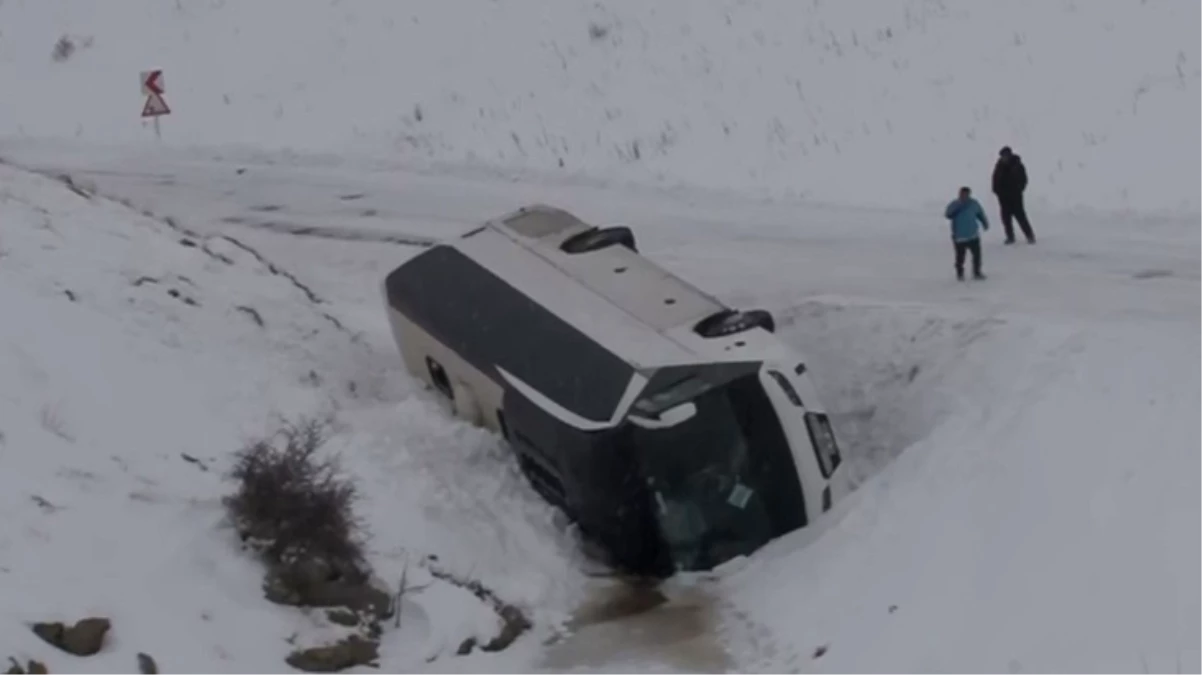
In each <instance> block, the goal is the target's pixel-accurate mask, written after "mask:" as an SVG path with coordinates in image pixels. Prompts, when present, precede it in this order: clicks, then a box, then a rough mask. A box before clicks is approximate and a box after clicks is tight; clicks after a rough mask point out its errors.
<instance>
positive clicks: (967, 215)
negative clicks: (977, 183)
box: [943, 187, 989, 281]
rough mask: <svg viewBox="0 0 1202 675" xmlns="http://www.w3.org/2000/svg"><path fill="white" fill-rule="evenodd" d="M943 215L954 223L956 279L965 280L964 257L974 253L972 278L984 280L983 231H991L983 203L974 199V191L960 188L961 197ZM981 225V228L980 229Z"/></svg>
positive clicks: (953, 238) (949, 205)
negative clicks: (982, 264) (982, 267)
mask: <svg viewBox="0 0 1202 675" xmlns="http://www.w3.org/2000/svg"><path fill="white" fill-rule="evenodd" d="M943 215H944V216H946V217H947V219H948V220H950V221H951V222H952V242H953V243H954V244H955V246H956V278H957V279H960V280H961V281H963V280H964V256H965V254H966V253H972V277H973V278H974V279H984V278H985V275H984V274H983V273H982V272H981V230H986V231H988V230H989V220H988V219H987V218H986V217H985V209H983V208H981V203H980V202H978V201H977V200H976V199H973V196H972V190H971V189H970V188H968V187H962V188H960V196H959V197H957V198H956V199H954V200H952V202H951V203H950V204H948V205H947V208H946V209H944V211H943ZM978 224H979V226H980V227H979V228H978Z"/></svg>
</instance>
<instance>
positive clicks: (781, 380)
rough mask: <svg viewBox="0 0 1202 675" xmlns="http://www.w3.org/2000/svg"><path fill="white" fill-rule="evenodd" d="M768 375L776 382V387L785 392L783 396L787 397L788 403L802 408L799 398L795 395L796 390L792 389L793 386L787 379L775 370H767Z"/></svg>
mask: <svg viewBox="0 0 1202 675" xmlns="http://www.w3.org/2000/svg"><path fill="white" fill-rule="evenodd" d="M768 375H769V376H770V377H771V378H772V379H773V380H776V383H777V384H778V385H780V388H781V389H784V390H785V396H788V397H789V402H790V403H792V404H793V405H795V406H797V407H798V408H801V407H804V406H802V404H801V397H800V396H798V395H797V390H796V389H794V388H793V385H792V384H791V383H790V382H789V378H787V377H785V376H784V375H783V374H782V373H779V372H777V371H775V370H769V371H768Z"/></svg>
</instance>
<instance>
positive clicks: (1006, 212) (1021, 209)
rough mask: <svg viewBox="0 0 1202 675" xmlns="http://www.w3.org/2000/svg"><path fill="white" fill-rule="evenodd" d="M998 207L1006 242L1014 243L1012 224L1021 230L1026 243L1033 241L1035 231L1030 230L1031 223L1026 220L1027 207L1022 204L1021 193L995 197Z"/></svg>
mask: <svg viewBox="0 0 1202 675" xmlns="http://www.w3.org/2000/svg"><path fill="white" fill-rule="evenodd" d="M997 201H998V206H999V207H1001V209H1002V229H1004V230H1005V231H1006V241H1014V223H1013V221H1015V220H1017V221H1018V226H1019V227H1020V228H1022V231H1023V236H1024V237H1026V238H1027V241H1035V230H1032V229H1031V221H1030V220H1028V219H1027V207H1026V206H1025V205H1024V204H1023V193H1021V192H1015V193H1010V194H1000V195H998V196H997Z"/></svg>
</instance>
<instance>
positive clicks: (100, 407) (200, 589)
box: [0, 165, 581, 672]
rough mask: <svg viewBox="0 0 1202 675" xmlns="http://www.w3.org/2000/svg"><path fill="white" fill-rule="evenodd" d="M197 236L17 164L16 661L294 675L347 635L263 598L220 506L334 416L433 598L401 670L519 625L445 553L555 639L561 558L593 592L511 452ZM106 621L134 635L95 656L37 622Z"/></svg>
mask: <svg viewBox="0 0 1202 675" xmlns="http://www.w3.org/2000/svg"><path fill="white" fill-rule="evenodd" d="M185 228H186V225H183V224H181V223H179V222H177V221H175V220H172V219H155V218H150V217H147V216H144V215H140V214H139V213H138V211H137V210H131V209H130V208H127V207H125V206H123V205H121V204H118V203H115V202H110V201H108V200H106V199H104V198H102V197H100V196H94V195H91V194H90V193H88V192H87V191H86V190H85V189H82V188H80V187H79V186H73V185H69V184H66V183H63V182H60V181H58V180H53V179H50V178H44V177H40V176H35V175H32V174H28V173H24V172H21V171H18V170H14V169H13V168H11V167H8V166H3V165H0V309H2V310H3V312H4V313H5V316H6V320H4V321H2V322H0V383H2V385H0V494H2V495H3V497H2V498H0V500H2V506H0V511H2V512H3V513H4V518H3V519H2V521H0V589H2V595H3V603H2V604H3V614H2V615H0V650H2V651H3V652H4V653H3V655H2V656H0V658H7V657H8V656H16V657H18V658H20V659H21V661H22V663H24V659H26V658H37V659H39V660H42V661H45V662H47V663H48V664H49V665H50V668H51V670H52V672H74V671H82V672H95V671H96V669H99V670H102V671H118V672H120V671H128V670H130V669H132V668H133V667H134V663H135V661H134V658H135V654H136V653H137V652H139V651H144V652H148V653H150V654H151V655H152V656H154V657H155V658H156V659H157V660H158V662H159V664H160V666H161V667H163V668H166V669H174V670H181V669H182V670H209V671H212V670H218V671H227V670H231V669H232V670H238V671H242V670H246V669H252V670H262V671H265V672H275V671H278V670H279V669H280V668H281V667H282V664H283V657H284V656H285V655H286V654H287V653H288V652H289V651H290V650H291V649H292V648H294V646H316V644H313V643H314V642H320V640H322V639H323V635H328V634H329V633H331V628H332V625H331V624H328V623H327V622H325V620H324V618H323V617H322V615H321V614H320V613H310V614H308V615H306V614H304V613H301V612H298V611H296V610H292V609H287V608H281V607H277V606H275V605H272V604H270V603H268V602H267V601H266V600H264V599H263V593H262V591H261V590H260V582H261V577H262V570H261V569H258V563H257V562H255V561H254V560H253V559H251V557H250V556H249V555H248V554H245V553H242V552H240V549H239V545H238V543H237V538H236V536H235V535H234V533H233V531H232V530H231V529H230V528H228V527H227V526H226V524H225V523H224V520H223V510H222V507H221V504H220V497H221V496H222V495H225V494H229V493H230V492H231V491H232V486H231V484H230V483H229V482H228V481H225V480H223V479H224V477H225V476H224V474H225V473H226V472H227V471H228V470H229V468H230V464H231V455H232V453H233V451H234V450H237V449H238V448H240V447H243V446H244V445H245V444H246V443H247V442H248V441H250V440H251V439H253V438H258V437H262V436H264V435H267V434H270V433H272V432H274V431H275V430H277V429H278V428H279V427H280V425H281V424H283V423H284V421H285V420H287V421H293V420H295V419H298V418H299V417H301V416H305V417H314V418H319V417H327V416H333V420H334V423H335V428H336V429H337V430H338V432H337V433H336V434H335V436H334V437H333V439H332V441H331V444H332V445H333V449H334V450H335V451H341V454H342V456H343V459H344V461H343V464H344V466H345V467H346V468H347V470H348V472H349V474H350V475H351V476H353V477H354V478H355V479H356V481H357V483H358V484H359V485H360V489H361V492H362V493H363V497H364V500H363V502H362V504H361V512H360V513H361V515H362V516H363V517H364V518H365V522H366V523H367V530H368V531H369V532H370V534H371V535H372V540H371V549H370V557H371V558H372V562H373V563H374V565H375V567H376V569H377V571H378V573H380V574H383V575H386V576H387V578H389V580H390V583H394V580H395V579H397V578H400V575H401V572H402V568H404V567H406V561H408V566H409V567H410V568H411V571H410V572H409V583H410V584H411V585H413V586H414V587H419V586H424V588H423V589H422V591H421V593H412V594H411V595H410V599H409V600H408V601H407V602H408V603H409V604H407V605H406V610H405V612H404V618H405V620H406V622H407V623H406V625H407V630H406V631H405V633H404V634H403V635H401V636H400V638H399V641H396V640H394V641H393V642H392V643H390V642H389V641H388V640H387V638H386V639H385V642H384V644H383V653H382V659H383V660H382V664H383V665H384V667H386V668H392V669H397V668H401V669H407V668H412V667H417V664H421V666H422V667H423V668H427V669H430V668H433V669H438V668H440V667H441V665H440V664H438V663H436V660H437V659H438V658H440V657H443V656H446V655H448V654H454V651H455V649H456V648H457V647H458V646H459V644H460V643H461V642H462V641H463V640H464V639H467V638H469V637H473V636H478V639H480V640H481V641H482V642H483V641H487V640H488V639H490V638H491V637H492V632H495V631H496V630H497V626H496V625H495V624H496V622H497V619H496V617H495V616H494V615H493V613H492V610H491V609H490V608H489V607H487V606H486V605H484V604H483V603H480V602H478V601H477V600H475V599H474V598H473V597H472V595H471V594H470V593H468V592H467V591H466V590H462V589H459V588H456V587H454V586H453V585H450V584H442V583H438V582H436V581H434V582H432V580H431V579H429V578H428V574H426V576H425V577H423V572H422V570H421V569H420V568H419V567H418V566H417V564H416V563H417V562H418V561H419V560H420V559H421V558H422V557H423V556H426V555H434V556H437V557H439V558H441V559H442V560H444V561H446V562H445V563H444V567H445V568H446V569H447V570H449V571H450V572H451V573H454V574H459V575H465V576H467V575H470V577H468V578H472V579H476V580H483V581H484V582H485V583H488V584H489V585H490V587H491V588H494V589H496V592H498V593H500V594H501V595H502V597H504V598H505V599H506V600H507V601H509V602H514V603H519V604H520V605H521V606H522V607H523V608H529V610H528V611H530V612H531V613H532V616H533V617H534V618H536V619H538V620H540V622H542V623H541V624H540V625H550V624H548V623H547V622H550V623H551V624H553V623H554V622H555V621H556V620H557V616H558V617H563V616H566V612H567V611H568V610H569V609H570V608H571V606H572V604H573V603H574V602H577V601H578V600H579V597H578V595H576V594H574V593H575V591H573V590H572V589H564V588H562V587H560V586H557V585H556V583H554V582H553V581H549V579H548V577H549V575H548V568H547V566H546V565H545V564H543V563H545V562H546V560H548V559H549V560H550V561H551V562H550V563H549V564H551V565H553V566H554V569H555V570H557V571H558V574H556V575H554V576H553V577H552V578H553V579H564V578H571V575H570V572H568V571H566V569H567V568H566V565H567V563H568V562H570V561H571V556H570V555H565V554H564V553H562V552H559V548H560V547H562V545H563V544H564V543H566V542H564V541H561V539H562V537H560V536H559V535H558V534H557V532H558V529H557V528H556V527H554V526H552V525H550V524H549V523H550V518H551V514H550V511H549V509H548V508H547V507H545V506H543V505H541V504H539V503H537V502H535V501H534V500H533V499H531V498H530V493H529V490H528V488H527V487H526V486H525V485H524V484H523V483H521V479H520V478H519V476H518V475H517V472H516V470H514V469H513V468H512V467H510V466H509V465H508V463H507V462H506V461H505V456H504V455H502V454H499V453H501V449H500V445H499V443H498V442H497V440H496V439H494V438H492V437H490V436H488V435H487V434H484V433H483V432H481V431H476V430H469V429H464V428H462V427H460V426H457V425H454V424H448V423H447V422H446V421H445V420H444V419H441V418H440V417H439V416H438V414H437V411H436V408H435V407H434V404H433V403H432V402H431V401H430V400H428V399H426V398H424V397H422V396H420V395H419V394H417V393H416V392H414V391H413V390H412V388H411V387H409V386H408V385H407V383H406V382H405V380H404V379H403V378H402V377H400V375H399V373H397V372H396V370H397V368H396V359H395V358H393V355H392V354H391V353H388V354H380V353H378V352H376V351H374V350H373V349H372V348H371V346H370V343H369V342H368V339H369V336H366V335H364V334H361V333H359V332H357V331H355V330H353V329H351V328H349V327H348V326H347V325H344V324H343V323H342V321H340V320H339V319H338V316H337V315H338V314H340V313H341V312H340V310H339V309H338V308H336V307H333V306H332V305H331V304H330V303H329V302H327V301H326V300H325V299H324V298H322V297H321V296H320V295H319V294H318V293H317V292H316V291H314V289H313V288H312V287H310V286H308V285H307V284H305V283H304V282H302V281H299V280H298V279H297V278H296V277H294V276H292V274H291V273H290V272H289V270H287V269H286V268H282V267H279V266H277V265H276V264H275V263H273V262H272V261H270V260H269V259H267V258H265V257H264V256H263V254H262V253H260V252H259V251H258V249H256V248H255V247H253V246H250V245H248V244H246V243H245V242H244V241H243V240H242V239H238V238H231V237H225V236H210V235H204V234H197V233H194V232H190V231H186V229H185ZM352 316H353V313H352ZM398 434H400V436H398ZM398 443H400V444H401V445H400V446H398V445H397V444H398ZM473 467H475V468H474V469H473ZM451 477H454V479H455V481H456V482H455V484H453V485H447V484H446V481H447V480H448V479H449V478H451ZM498 521H511V522H513V523H515V524H516V526H511V527H505V528H501V527H497V525H496V523H497V522H498ZM540 523H545V525H544V526H543V529H541V530H540V529H539V527H540ZM469 544H470V551H469V552H467V553H466V554H465V552H464V551H463V550H462V549H463V547H464V546H467V545H469ZM515 547H517V548H519V549H520V550H521V551H522V555H521V556H520V558H518V557H515V556H514V555H512V554H509V553H507V551H509V550H511V549H513V548H515ZM477 556H485V558H484V560H485V561H486V562H485V563H484V564H480V563H481V560H480V558H478V557H477ZM540 560H541V561H543V563H540ZM580 583H581V582H577V585H578V586H579V584H580ZM556 612H558V613H559V614H558V615H557V614H556ZM91 615H97V616H102V617H105V618H108V619H109V620H110V621H111V622H112V624H113V628H112V633H111V635H110V637H109V639H108V642H107V644H106V647H105V649H104V650H103V652H102V654H101V655H100V656H98V657H95V658H93V659H90V660H85V659H75V658H72V657H70V656H67V655H65V654H63V653H61V652H56V651H55V650H54V649H53V648H51V647H50V646H49V645H47V644H45V643H43V642H41V641H40V640H39V639H38V638H37V637H35V636H34V634H33V633H32V632H31V631H30V630H29V625H31V624H32V623H34V622H39V621H65V622H67V623H70V622H73V621H75V620H77V619H80V618H83V617H84V616H91ZM298 639H299V642H298Z"/></svg>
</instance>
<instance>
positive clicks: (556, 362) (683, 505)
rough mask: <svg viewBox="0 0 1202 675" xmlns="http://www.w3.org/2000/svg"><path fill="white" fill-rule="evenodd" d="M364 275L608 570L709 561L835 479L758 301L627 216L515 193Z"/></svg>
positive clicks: (813, 402)
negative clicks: (743, 302)
mask: <svg viewBox="0 0 1202 675" xmlns="http://www.w3.org/2000/svg"><path fill="white" fill-rule="evenodd" d="M383 291H384V295H385V298H386V301H387V309H388V316H389V319H390V323H391V327H392V331H393V336H394V338H395V339H396V343H397V346H398V347H399V349H400V352H401V356H402V358H403V360H404V363H405V365H406V367H407V369H408V370H409V371H410V372H411V373H412V374H413V375H414V376H415V377H417V378H419V379H421V380H423V381H425V382H427V383H428V384H429V385H431V386H432V387H434V388H435V389H437V390H438V391H439V392H441V395H442V396H443V397H445V398H446V400H447V401H448V402H449V404H450V406H451V408H452V410H453V411H454V412H455V414H456V415H458V416H460V417H462V418H464V419H466V420H469V421H471V422H473V423H476V424H480V425H483V426H485V427H488V428H491V429H493V430H495V431H497V432H498V433H500V434H501V435H503V436H504V438H505V439H507V441H508V443H509V444H510V445H511V446H512V448H513V449H514V451H515V454H516V456H517V461H518V462H519V464H520V466H521V468H522V470H523V472H524V473H525V475H526V476H527V477H528V478H529V480H530V482H531V483H532V484H533V486H534V487H535V489H536V490H537V491H538V492H539V493H540V494H541V495H543V497H544V498H546V499H547V500H548V501H550V502H551V503H553V504H555V505H556V506H558V507H560V508H562V509H563V510H564V511H565V513H566V514H567V515H568V516H569V517H570V518H572V519H573V520H575V521H576V522H577V523H578V524H579V526H580V529H581V531H582V533H584V534H585V535H586V536H587V537H589V538H591V539H593V540H594V541H595V542H597V543H598V544H600V545H601V547H602V548H603V549H604V550H605V551H607V553H608V554H609V556H610V558H611V563H612V564H614V566H615V567H618V568H619V569H622V570H623V571H626V572H630V573H636V574H649V575H653V576H668V575H671V574H672V573H674V572H675V571H677V570H689V571H692V570H705V569H709V568H712V567H713V566H715V565H718V564H721V563H723V562H725V561H727V560H730V559H731V558H734V557H736V556H739V555H746V554H750V553H752V552H753V551H755V550H756V549H758V548H760V547H761V546H763V545H764V544H766V543H767V542H768V541H770V540H772V539H774V538H776V537H778V536H780V535H783V534H785V533H787V532H790V531H792V530H795V529H797V528H801V527H804V526H806V525H807V524H808V523H809V522H810V521H811V520H812V519H813V518H814V517H815V515H817V514H819V513H821V512H823V511H826V510H828V509H830V508H831V505H832V504H833V502H834V501H835V500H836V499H837V498H839V497H840V496H841V494H840V493H841V491H842V488H841V485H843V481H840V480H836V479H837V478H839V477H840V473H841V472H840V465H841V462H842V458H841V456H840V451H839V447H838V444H837V442H836V440H835V436H834V433H833V431H832V428H831V424H830V420H829V418H828V417H827V415H826V413H825V412H824V410H823V407H822V405H821V404H820V402H819V400H818V395H817V393H816V391H815V388H814V386H813V385H812V384H811V382H810V379H809V377H808V376H807V374H806V365H805V363H804V362H803V360H802V359H801V358H800V357H799V356H798V355H797V354H796V353H794V352H793V351H792V350H790V349H789V348H788V347H787V346H785V345H784V344H783V343H782V342H781V341H780V340H778V339H777V338H776V336H775V335H774V334H773V332H774V330H775V325H774V321H773V318H772V316H771V315H770V314H769V313H768V312H766V311H763V310H750V311H738V310H735V309H731V308H729V307H727V306H725V305H724V304H722V303H721V302H719V301H718V300H716V299H714V298H712V297H710V296H709V295H707V294H705V293H703V292H702V291H700V290H698V289H697V288H695V287H693V286H692V285H690V284H688V283H686V282H685V281H683V280H682V279H680V278H679V277H677V276H675V275H672V274H670V273H668V272H667V271H665V270H664V269H662V268H660V267H659V266H657V265H655V264H654V263H653V262H651V261H650V260H648V259H647V258H646V257H644V256H642V255H640V254H639V253H638V251H637V248H636V245H635V239H634V236H633V234H632V233H631V231H630V230H629V229H628V228H625V227H607V228H598V227H594V226H591V225H589V224H587V223H585V222H582V221H581V220H580V219H578V218H576V217H575V216H573V215H572V214H570V213H568V212H566V211H563V210H561V209H557V208H553V207H549V206H543V205H534V206H529V207H526V208H523V209H520V210H518V211H516V212H514V213H511V214H509V215H506V216H503V217H501V218H498V219H495V220H491V221H489V222H487V223H485V224H484V225H482V226H481V227H478V228H476V229H474V230H472V231H470V232H467V233H466V234H464V235H462V236H461V237H459V238H456V239H453V240H450V241H447V242H445V243H441V244H438V245H435V246H433V247H432V248H429V249H427V250H425V251H423V252H421V253H420V254H418V255H416V256H414V257H413V258H411V259H410V260H408V261H406V262H405V263H404V264H402V265H400V266H399V267H397V268H396V269H395V270H393V271H392V272H391V273H389V274H388V275H387V277H386V279H385V281H384V284H383Z"/></svg>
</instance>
